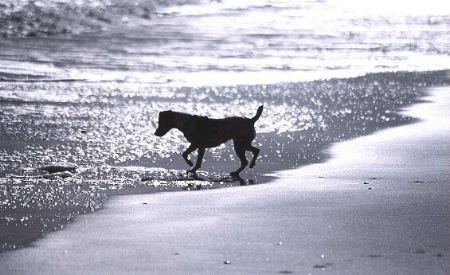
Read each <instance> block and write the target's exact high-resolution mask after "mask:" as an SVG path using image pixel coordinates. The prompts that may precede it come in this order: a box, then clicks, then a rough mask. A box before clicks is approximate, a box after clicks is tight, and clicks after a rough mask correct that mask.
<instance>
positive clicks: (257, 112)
mask: <svg viewBox="0 0 450 275" xmlns="http://www.w3.org/2000/svg"><path fill="white" fill-rule="evenodd" d="M263 109H264V108H263V105H261V106H259V108H258V111H256V115H255V116H254V117H253V118H252V119H251V121H252V122H253V123H255V122H256V121H257V120H258V119H259V117H260V116H261V114H262V112H263Z"/></svg>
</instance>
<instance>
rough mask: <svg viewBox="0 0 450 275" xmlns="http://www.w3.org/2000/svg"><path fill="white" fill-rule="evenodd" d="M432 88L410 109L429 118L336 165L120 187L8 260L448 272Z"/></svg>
mask: <svg viewBox="0 0 450 275" xmlns="http://www.w3.org/2000/svg"><path fill="white" fill-rule="evenodd" d="M432 91H433V97H426V98H424V99H425V100H427V101H426V103H420V104H414V105H413V106H412V107H408V109H407V112H402V114H406V115H408V116H414V117H418V118H419V119H421V121H419V122H416V123H412V124H407V125H403V126H399V127H393V128H388V129H384V130H381V131H378V132H375V133H373V134H371V135H367V136H362V137H358V138H355V139H351V140H348V141H344V142H341V143H335V144H334V145H333V146H332V148H331V149H330V150H328V153H331V154H332V155H333V157H332V158H330V159H329V160H328V161H326V162H324V163H318V164H311V165H308V166H305V167H302V168H299V169H295V170H289V171H285V172H280V173H278V175H280V176H281V177H280V178H279V179H277V180H275V181H274V182H271V183H269V184H262V185H252V186H248V187H244V188H221V189H216V190H205V191H198V192H188V193H186V192H168V193H161V194H158V195H155V194H149V195H133V196H115V197H113V198H112V199H110V200H108V202H107V203H106V205H105V207H104V209H103V210H101V211H98V212H96V213H94V214H92V215H83V216H79V217H77V219H76V221H75V222H74V223H72V224H69V225H68V226H67V228H66V229H65V230H62V231H58V232H55V233H52V234H51V235H49V236H47V237H46V238H44V239H40V240H38V241H37V242H35V243H34V244H33V246H32V247H30V248H24V249H20V250H15V251H9V252H5V253H2V254H0V263H1V265H2V266H5V270H6V271H7V272H8V273H11V274H16V273H17V274H20V273H28V274H30V273H55V272H58V271H61V270H68V271H71V272H79V273H98V272H111V273H123V272H127V271H131V272H133V273H148V272H149V271H154V272H161V273H172V274H182V273H186V272H187V273H196V274H206V273H218V272H219V273H224V274H236V273H250V274H251V273H254V274H261V273H266V272H267V273H272V274H273V273H276V272H278V273H283V274H290V273H302V272H307V273H316V272H318V271H320V272H326V273H351V272H355V271H356V272H358V271H361V270H364V272H367V274H380V273H383V274H399V273H404V274H405V273H407V274H423V273H434V274H445V273H446V272H448V271H449V270H448V263H449V262H450V261H449V257H450V253H449V251H450V250H449V249H450V239H449V237H448V236H450V234H449V233H450V232H448V231H449V228H448V225H449V224H450V218H449V215H448V209H449V201H450V200H449V197H450V196H449V195H450V192H449V187H448V185H449V175H448V172H447V171H448V153H449V152H448V149H449V148H448V145H446V143H445V137H448V134H449V127H448V125H446V123H445V122H446V119H447V117H448V110H449V107H450V101H449V97H448V93H449V87H444V88H433V90H432ZM446 94H447V96H446ZM439 97H440V98H439ZM430 100H433V101H430ZM355 150H356V151H355ZM299 182H301V183H302V184H301V185H300V184H298V183H299ZM92 259H95V261H92Z"/></svg>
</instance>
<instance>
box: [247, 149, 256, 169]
mask: <svg viewBox="0 0 450 275" xmlns="http://www.w3.org/2000/svg"><path fill="white" fill-rule="evenodd" d="M247 150H248V151H250V152H252V153H253V158H252V161H251V162H250V165H249V167H250V168H253V167H255V164H256V158H257V157H258V155H259V149H258V148H256V147H254V146H252V145H250V146H249V148H248V149H247Z"/></svg>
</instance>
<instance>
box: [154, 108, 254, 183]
mask: <svg viewBox="0 0 450 275" xmlns="http://www.w3.org/2000/svg"><path fill="white" fill-rule="evenodd" d="M262 111H263V106H260V107H259V108H258V110H257V112H256V115H255V116H254V117H253V118H245V117H227V118H223V119H211V118H208V117H204V116H195V115H190V114H185V113H179V112H173V111H164V112H160V113H159V118H158V129H156V132H155V135H157V136H159V137H162V136H164V135H165V134H167V132H169V131H170V130H171V129H173V128H175V129H178V130H180V131H181V132H182V133H183V134H184V137H185V138H186V139H187V141H189V142H190V143H191V145H190V146H189V148H187V150H186V151H185V152H183V159H184V160H185V161H186V163H187V164H188V165H189V166H191V167H192V166H193V167H192V169H191V170H188V172H191V173H195V172H196V171H197V170H198V169H199V168H200V167H201V165H202V159H203V156H204V154H205V149H206V148H212V147H217V146H219V145H221V144H222V143H225V142H227V141H228V140H230V139H232V140H233V144H234V150H235V151H236V154H237V156H238V157H239V159H240V161H241V166H240V167H239V169H237V170H236V171H234V172H231V173H230V175H231V176H233V177H239V173H240V172H241V171H242V170H244V169H245V167H246V166H247V164H248V161H247V158H246V157H245V151H250V152H252V153H253V158H252V161H251V162H250V165H249V167H250V168H253V167H254V166H255V163H256V158H257V157H258V154H259V149H258V148H256V147H254V146H253V145H252V144H251V143H252V141H253V139H254V138H255V136H256V131H255V122H256V121H257V120H258V119H259V117H260V116H261V114H262ZM197 149H198V157H197V161H196V163H195V166H194V164H193V163H192V161H190V160H189V154H190V153H192V152H194V151H195V150H197Z"/></svg>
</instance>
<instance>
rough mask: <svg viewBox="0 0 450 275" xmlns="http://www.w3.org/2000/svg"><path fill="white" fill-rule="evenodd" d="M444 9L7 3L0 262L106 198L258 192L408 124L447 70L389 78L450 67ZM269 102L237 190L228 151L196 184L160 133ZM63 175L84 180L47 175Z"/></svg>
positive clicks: (211, 156) (249, 112)
mask: <svg viewBox="0 0 450 275" xmlns="http://www.w3.org/2000/svg"><path fill="white" fill-rule="evenodd" d="M434 1H436V5H423V3H409V4H408V6H407V8H406V9H401V10H399V9H390V8H389V9H387V8H388V7H390V4H389V5H388V3H384V2H380V5H379V6H373V5H372V6H371V9H370V10H367V9H365V7H363V6H358V5H357V3H358V2H357V1H356V2H355V1H345V2H339V4H337V2H335V1H299V2H295V3H293V2H290V1H245V3H242V1H223V2H221V3H216V2H214V3H211V4H208V3H205V2H201V1H200V2H199V1H191V2H189V3H190V4H191V5H180V3H181V2H177V1H172V2H163V1H144V0H142V1H133V2H128V1H112V0H111V1H106V0H105V1H88V0H82V1H81V0H80V1H75V2H73V1H71V2H70V3H69V2H67V3H66V2H64V1H56V0H54V1H52V0H46V1H34V2H31V1H26V0H24V1H9V2H5V3H6V4H0V15H1V17H0V22H1V23H5V22H6V24H0V33H1V34H2V38H0V135H1V142H0V228H1V229H2V230H1V231H0V251H2V250H8V249H12V248H17V247H21V246H24V245H26V244H27V243H28V242H29V241H32V240H34V239H36V238H37V237H39V236H41V235H43V234H45V233H47V232H51V231H53V230H56V229H59V228H61V227H63V226H64V225H65V224H66V223H68V222H69V221H70V220H71V219H72V218H73V217H75V216H76V215H78V214H81V213H87V212H92V211H95V210H96V209H99V208H101V206H102V204H103V202H104V201H105V200H106V198H107V196H109V195H119V194H125V193H127V194H129V193H142V192H160V191H171V190H196V189H207V188H218V187H222V186H230V185H247V184H256V183H263V182H267V181H269V180H270V176H268V175H270V174H271V173H273V172H275V171H278V170H282V169H288V168H293V167H298V166H301V165H305V164H308V163H313V162H319V161H324V160H325V159H326V157H327V156H326V155H325V154H324V151H323V149H325V148H327V146H329V145H330V143H331V142H336V141H340V140H345V139H349V138H353V137H356V136H360V135H364V134H369V133H371V132H373V131H376V130H377V129H381V128H385V127H391V126H395V125H399V124H403V123H408V122H412V121H414V119H412V118H408V117H403V116H399V115H398V114H396V111H397V110H398V109H399V108H401V107H403V106H407V105H408V104H411V103H413V102H416V101H417V100H419V99H420V97H421V96H423V95H424V88H425V87H428V86H433V85H441V84H442V83H443V82H444V79H445V77H446V72H444V71H439V72H428V73H427V72H424V73H413V72H411V73H396V74H393V73H385V72H386V71H400V70H408V71H411V70H412V71H426V70H429V69H433V70H438V69H448V64H450V62H449V61H450V60H449V49H450V39H449V38H448V37H450V35H449V28H448V25H449V22H450V16H449V15H448V14H446V13H445V12H443V9H440V8H439V5H442V3H443V2H442V1H437V0H434ZM378 2H379V1H378ZM378 2H377V3H378ZM135 3H136V4H135ZM355 5H356V6H355ZM383 5H384V6H383ZM383 7H384V9H383ZM230 18H232V19H230ZM369 72H372V74H368V75H365V76H360V77H355V76H358V75H364V74H366V73H369ZM373 72H382V73H376V74H373ZM350 76H351V77H350ZM333 77H334V78H333ZM327 78H330V79H328V80H327ZM261 104H263V105H264V107H265V109H264V112H263V116H262V117H261V119H260V120H259V121H258V122H257V123H256V131H257V132H258V135H257V138H256V140H255V142H254V145H255V146H257V147H260V148H261V150H262V151H261V155H260V158H259V159H258V163H257V166H256V167H255V169H253V170H249V169H247V170H245V173H243V174H242V178H243V179H241V180H236V179H232V178H230V177H229V176H228V174H229V172H230V171H233V170H235V169H236V167H237V165H238V164H237V160H236V156H235V153H234V151H233V150H232V146H230V144H226V145H223V146H220V147H218V148H214V149H211V150H208V151H207V154H206V155H205V162H204V164H203V166H202V169H201V170H200V172H199V173H198V175H197V176H196V177H195V176H192V175H186V173H185V170H186V169H187V168H188V167H187V165H186V164H185V163H184V161H183V160H182V159H181V156H180V153H181V152H182V151H183V150H184V149H185V148H186V147H187V146H188V144H187V143H186V142H185V141H184V138H183V136H182V135H181V134H180V133H179V132H177V131H173V132H171V133H169V134H168V135H167V136H165V137H164V138H157V137H156V136H154V135H153V133H154V130H155V128H156V122H157V116H158V112H160V111H162V110H168V109H172V110H174V111H183V112H188V113H192V114H197V115H206V116H209V117H214V118H221V117H225V116H246V117H252V116H253V115H254V114H255V112H256V109H257V107H258V106H259V105H261ZM194 155H195V154H194ZM194 158H195V156H194ZM58 164H61V165H69V166H70V165H75V166H76V167H77V169H76V172H75V173H70V172H61V173H56V174H47V173H45V172H43V171H41V170H39V168H41V167H44V166H48V165H58Z"/></svg>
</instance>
